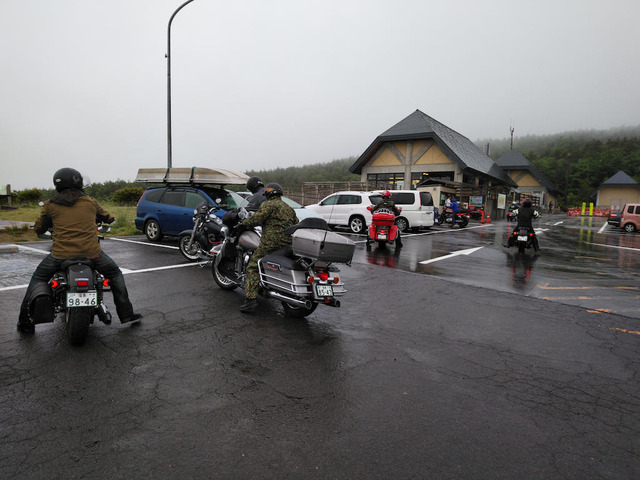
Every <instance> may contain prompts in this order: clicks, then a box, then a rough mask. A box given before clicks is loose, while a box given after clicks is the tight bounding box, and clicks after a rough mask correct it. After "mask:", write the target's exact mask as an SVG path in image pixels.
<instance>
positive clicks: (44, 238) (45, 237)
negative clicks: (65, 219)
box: [38, 230, 51, 240]
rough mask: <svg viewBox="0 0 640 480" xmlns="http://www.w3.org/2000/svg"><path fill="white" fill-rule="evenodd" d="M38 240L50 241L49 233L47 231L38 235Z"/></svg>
mask: <svg viewBox="0 0 640 480" xmlns="http://www.w3.org/2000/svg"><path fill="white" fill-rule="evenodd" d="M38 238H41V239H42V240H51V232H50V231H49V230H47V231H46V232H44V233H39V234H38Z"/></svg>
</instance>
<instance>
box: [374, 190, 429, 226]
mask: <svg viewBox="0 0 640 480" xmlns="http://www.w3.org/2000/svg"><path fill="white" fill-rule="evenodd" d="M383 191H384V190H379V191H376V192H374V193H375V194H378V195H380V194H381V193H382V192H383ZM388 191H389V192H390V193H391V200H393V203H395V204H396V206H397V207H400V208H402V213H401V214H400V215H398V217H396V225H397V226H398V229H399V230H400V231H401V232H405V231H407V230H408V229H410V228H412V229H415V230H418V229H420V228H429V227H431V226H433V224H434V212H433V198H432V197H431V194H430V193H429V192H424V191H420V190H388Z"/></svg>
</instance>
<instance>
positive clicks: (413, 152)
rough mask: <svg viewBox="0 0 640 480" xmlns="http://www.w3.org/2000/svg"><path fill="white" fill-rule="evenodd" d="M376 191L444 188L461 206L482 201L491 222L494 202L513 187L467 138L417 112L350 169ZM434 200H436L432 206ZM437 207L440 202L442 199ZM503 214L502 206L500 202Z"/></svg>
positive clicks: (379, 141)
mask: <svg viewBox="0 0 640 480" xmlns="http://www.w3.org/2000/svg"><path fill="white" fill-rule="evenodd" d="M349 170H350V171H351V173H355V174H360V175H361V178H362V181H363V182H368V183H369V185H370V187H372V188H376V189H384V188H388V189H411V188H415V187H416V186H418V185H419V184H421V183H422V184H426V183H429V182H430V183H443V184H445V183H446V184H447V185H448V186H450V187H453V188H455V191H456V195H457V196H458V197H459V200H461V201H462V202H463V203H469V200H470V199H471V198H472V197H473V199H475V201H476V202H477V199H478V198H480V199H481V202H482V207H483V208H484V209H486V210H487V211H488V212H490V213H491V215H493V216H494V217H495V214H496V213H497V208H498V206H499V204H498V197H499V196H500V195H503V196H506V195H507V194H508V193H509V191H510V190H511V189H512V188H515V187H517V185H516V183H515V182H513V180H511V178H509V176H508V175H506V174H505V172H504V171H503V170H502V169H501V168H500V167H499V166H498V165H497V164H496V163H495V162H494V161H493V160H492V159H491V158H490V157H489V156H488V155H486V154H485V153H484V152H483V151H482V150H480V149H479V148H478V147H477V146H476V145H475V144H474V143H473V142H471V141H470V140H469V139H468V138H466V137H464V136H463V135H461V134H459V133H458V132H456V131H454V130H452V129H451V128H449V127H447V126H446V125H443V124H442V123H440V122H438V121H437V120H435V119H433V118H431V117H430V116H428V115H426V114H424V113H423V112H421V111H420V110H416V111H415V112H413V113H412V114H411V115H409V116H408V117H406V118H405V119H403V120H401V121H400V122H398V123H397V124H395V125H394V126H393V127H391V128H389V129H388V130H387V131H385V132H384V133H382V134H380V135H379V136H378V137H377V138H376V139H375V140H374V141H373V142H372V143H371V145H369V147H368V148H367V149H366V150H365V151H364V153H363V154H362V155H360V157H359V158H358V159H357V160H356V162H355V163H354V164H353V165H352V166H351V167H350V169H349ZM437 200H438V198H437V197H436V202H437ZM440 200H441V202H440V204H441V205H442V204H443V203H444V194H442V197H441V199H440ZM500 206H501V209H503V208H504V207H503V206H502V203H500Z"/></svg>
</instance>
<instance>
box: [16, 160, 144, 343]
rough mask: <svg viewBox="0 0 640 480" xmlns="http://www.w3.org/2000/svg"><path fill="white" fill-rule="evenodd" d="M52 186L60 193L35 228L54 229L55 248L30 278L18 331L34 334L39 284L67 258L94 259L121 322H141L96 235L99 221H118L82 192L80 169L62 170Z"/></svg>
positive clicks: (115, 268)
mask: <svg viewBox="0 0 640 480" xmlns="http://www.w3.org/2000/svg"><path fill="white" fill-rule="evenodd" d="M53 184H54V185H55V187H56V191H57V192H58V194H57V195H56V196H55V197H54V198H52V199H51V200H49V201H46V202H45V203H44V206H43V207H42V211H41V212H40V217H39V218H38V220H36V223H35V227H34V228H35V231H36V233H39V234H42V233H45V232H46V231H47V230H49V229H52V230H53V233H54V235H53V245H52V247H51V253H49V254H48V255H47V256H46V257H45V258H44V260H42V262H40V265H38V266H37V267H36V270H35V271H34V272H33V275H32V276H31V281H30V282H29V286H28V287H27V291H26V292H25V295H24V299H23V300H22V305H21V306H20V314H19V317H18V330H19V331H20V332H23V333H33V332H34V331H35V325H34V323H33V321H32V319H31V317H30V313H29V308H30V306H29V301H30V296H31V293H32V292H33V290H34V289H35V288H36V287H37V286H38V285H40V284H45V285H46V284H47V283H48V282H49V280H50V279H51V277H52V276H53V275H54V274H55V273H56V272H57V271H59V270H60V265H62V262H63V261H64V260H65V259H68V258H78V257H84V258H90V259H91V260H93V264H94V267H95V268H96V270H98V271H99V272H100V273H102V274H103V275H104V276H105V277H106V278H108V279H109V281H110V284H111V291H112V293H113V301H114V303H115V305H116V311H117V313H118V317H119V318H120V321H121V322H122V323H127V322H134V321H138V320H140V318H142V315H140V314H138V313H134V311H133V306H132V305H131V301H130V300H129V294H128V292H127V287H126V286H125V282H124V277H123V275H122V272H121V271H120V268H118V266H117V265H116V263H115V262H114V261H113V260H112V259H111V258H110V257H109V256H108V255H107V254H106V253H104V252H103V251H102V248H101V247H100V243H99V241H98V236H97V234H96V221H99V222H104V223H112V222H113V221H114V220H115V219H114V218H113V216H111V214H109V212H107V211H106V210H105V209H104V208H102V206H101V205H100V204H99V203H98V202H97V201H96V200H95V199H94V198H93V197H91V196H89V195H88V194H87V193H85V192H84V191H83V190H82V187H83V179H82V175H81V174H80V172H78V171H77V170H75V169H73V168H61V169H60V170H58V171H57V172H56V173H55V174H54V176H53Z"/></svg>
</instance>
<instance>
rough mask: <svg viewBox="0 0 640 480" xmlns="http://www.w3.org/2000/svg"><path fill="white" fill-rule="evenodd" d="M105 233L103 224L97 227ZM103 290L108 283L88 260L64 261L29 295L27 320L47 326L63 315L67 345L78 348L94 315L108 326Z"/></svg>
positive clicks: (109, 322)
mask: <svg viewBox="0 0 640 480" xmlns="http://www.w3.org/2000/svg"><path fill="white" fill-rule="evenodd" d="M109 230H110V227H108V226H106V225H104V226H103V225H99V226H98V231H99V232H100V233H107V232H108V231H109ZM48 238H50V235H49V237H48ZM99 238H102V237H101V236H99ZM106 291H110V287H109V281H108V280H107V279H105V278H104V276H103V275H102V274H100V273H99V272H97V271H96V270H95V269H94V267H93V262H92V261H91V260H90V259H88V258H73V259H68V260H65V261H64V262H63V263H62V265H61V266H60V270H59V271H58V272H56V273H55V274H54V275H53V277H51V280H49V283H44V284H40V285H37V286H36V287H35V288H34V290H33V292H32V293H31V296H30V299H29V306H30V314H31V318H32V320H33V323H34V324H38V323H50V322H53V321H54V320H55V318H56V316H57V315H64V322H65V330H66V332H67V338H68V340H69V343H71V344H72V345H81V344H82V343H84V341H85V340H86V339H87V335H88V333H89V326H90V325H91V324H92V323H93V320H94V318H95V316H96V315H97V316H98V319H100V321H102V322H103V323H104V324H106V325H110V324H111V313H110V312H109V310H108V309H107V307H106V305H105V304H104V303H103V294H104V292H106Z"/></svg>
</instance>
